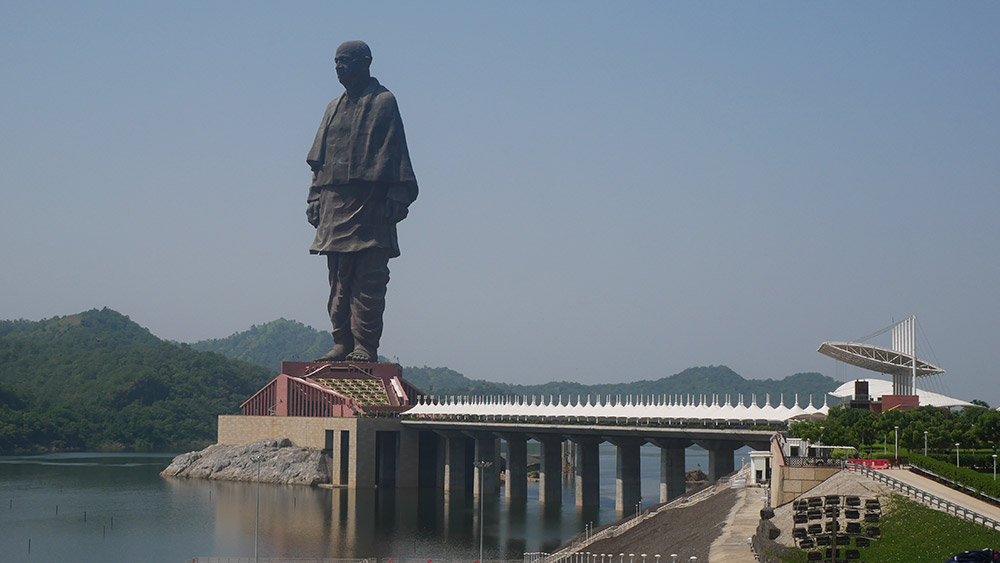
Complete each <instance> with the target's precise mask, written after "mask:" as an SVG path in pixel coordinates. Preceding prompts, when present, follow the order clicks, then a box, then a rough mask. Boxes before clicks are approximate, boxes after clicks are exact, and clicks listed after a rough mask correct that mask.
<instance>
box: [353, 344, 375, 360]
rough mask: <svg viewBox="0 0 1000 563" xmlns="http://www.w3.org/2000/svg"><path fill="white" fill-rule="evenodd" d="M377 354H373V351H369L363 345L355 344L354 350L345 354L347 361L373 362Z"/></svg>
mask: <svg viewBox="0 0 1000 563" xmlns="http://www.w3.org/2000/svg"><path fill="white" fill-rule="evenodd" d="M377 359H378V356H376V355H375V351H374V350H372V351H369V350H367V349H366V348H364V347H363V346H355V347H354V351H353V352H351V353H350V354H348V355H347V361H349V362H362V363H368V362H374V361H377Z"/></svg>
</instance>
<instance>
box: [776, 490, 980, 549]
mask: <svg viewBox="0 0 1000 563" xmlns="http://www.w3.org/2000/svg"><path fill="white" fill-rule="evenodd" d="M882 508H883V514H882V522H881V523H880V524H879V526H880V527H881V530H882V537H881V538H880V539H878V540H876V541H873V542H872V545H871V546H870V547H867V548H862V549H861V550H860V551H861V560H862V561H868V562H877V563H894V562H897V561H898V562H900V563H903V562H905V563H917V562H922V561H926V562H929V563H930V562H933V563H943V562H944V561H947V560H948V558H949V557H951V556H952V555H955V554H956V553H961V552H963V551H968V550H974V549H986V548H992V549H997V550H1000V531H994V530H991V529H989V528H986V527H984V526H981V525H979V524H973V523H972V522H969V521H967V520H962V519H961V518H958V517H955V516H951V515H948V514H945V513H943V512H940V511H938V510H933V509H931V508H927V507H925V506H922V505H920V504H917V503H915V502H912V501H910V500H909V499H907V498H906V497H903V496H900V495H895V494H894V495H891V496H890V497H889V498H888V499H883V501H882ZM805 560H806V554H805V552H804V551H802V552H799V553H796V554H794V555H793V556H791V557H789V558H786V559H785V561H787V562H789V563H791V562H798V561H805Z"/></svg>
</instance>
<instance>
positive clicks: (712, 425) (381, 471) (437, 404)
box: [218, 362, 828, 511]
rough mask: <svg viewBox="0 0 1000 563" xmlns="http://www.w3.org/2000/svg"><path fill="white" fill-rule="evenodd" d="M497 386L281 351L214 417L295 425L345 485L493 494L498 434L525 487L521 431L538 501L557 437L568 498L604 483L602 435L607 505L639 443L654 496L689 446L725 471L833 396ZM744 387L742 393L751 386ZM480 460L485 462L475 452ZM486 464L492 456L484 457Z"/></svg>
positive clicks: (292, 430)
mask: <svg viewBox="0 0 1000 563" xmlns="http://www.w3.org/2000/svg"><path fill="white" fill-rule="evenodd" d="M762 398H763V399H764V400H763V403H761V402H760V401H759V400H758V397H756V396H753V395H751V396H750V397H748V398H745V397H744V396H742V395H737V396H735V397H734V396H731V395H723V396H719V395H711V396H707V395H687V394H686V395H641V396H621V395H616V396H611V395H608V396H603V397H602V396H596V395H595V396H583V397H581V396H577V397H568V398H563V397H558V398H556V397H553V396H549V397H544V396H543V397H536V396H530V397H529V396H494V397H468V396H465V397H463V396H459V397H440V396H427V395H423V394H421V393H420V392H419V390H417V389H416V388H415V387H413V386H412V385H410V384H409V383H407V382H406V381H405V380H404V379H403V378H402V368H401V367H400V366H399V365H397V364H359V365H354V364H337V363H326V362H284V363H282V374H281V375H279V376H278V377H277V378H275V380H273V381H272V382H271V383H269V384H268V385H266V386H265V387H264V388H262V389H261V390H260V391H258V392H257V393H256V394H254V395H253V396H252V397H251V398H249V399H248V400H247V401H246V402H244V403H243V405H242V406H241V411H242V412H243V414H242V415H240V416H231V415H224V416H220V417H219V440H218V441H219V443H220V444H239V443H247V442H253V441H257V440H263V439H271V438H289V439H291V441H292V442H293V443H295V444H296V445H298V446H302V447H310V448H316V449H322V450H324V451H325V452H327V454H328V455H329V456H330V461H331V483H332V484H333V486H339V487H347V488H358V489H364V488H372V487H385V486H392V487H400V488H408V487H417V486H421V487H436V488H440V489H443V490H444V491H446V492H451V493H459V492H462V493H464V492H465V491H472V492H473V493H474V494H475V495H491V494H496V493H497V491H498V490H499V482H500V478H499V477H500V466H501V465H500V461H501V459H500V451H501V449H502V448H501V445H502V444H503V445H505V448H503V449H505V450H506V452H507V459H506V462H507V474H506V483H505V487H504V491H505V494H506V496H508V497H510V498H511V499H519V498H524V497H526V496H527V489H528V487H527V480H528V456H527V442H528V441H529V440H535V441H537V442H538V443H539V445H540V450H541V456H540V460H539V461H540V464H539V465H540V468H539V481H540V483H539V493H538V494H539V499H538V500H539V501H540V502H542V503H559V502H561V501H562V486H563V479H562V477H563V454H564V449H563V445H564V444H569V445H570V446H571V449H572V451H573V459H572V462H571V463H569V464H568V465H570V466H571V467H572V468H573V476H574V479H573V483H574V487H575V488H576V491H575V492H576V503H577V505H579V506H581V507H585V506H596V505H597V504H598V502H599V496H600V478H599V476H600V456H599V445H600V444H602V443H604V442H609V443H611V444H613V445H614V446H615V447H616V461H615V491H616V494H615V499H616V500H615V505H616V507H617V508H618V509H619V510H620V511H623V510H625V509H626V508H630V507H631V506H633V505H634V504H635V503H636V502H638V501H639V498H640V490H641V475H640V471H639V470H640V464H639V459H640V451H639V448H640V447H641V446H642V445H644V444H646V443H649V444H653V445H655V446H656V447H658V448H660V501H662V502H666V501H668V500H672V499H674V498H676V497H678V496H680V495H681V494H683V493H684V490H685V475H684V468H685V459H684V456H685V448H687V447H688V446H690V445H692V444H697V445H698V446H700V447H702V448H704V449H705V450H707V451H708V456H709V463H708V476H709V479H710V480H713V481H715V480H717V479H718V478H719V477H721V476H723V475H725V474H727V473H729V472H731V471H733V469H734V467H733V465H734V464H733V452H734V451H735V450H736V449H738V448H740V447H741V446H750V447H752V448H754V449H768V448H769V440H770V437H771V434H772V431H771V430H751V428H755V427H761V426H764V427H769V428H784V427H786V426H787V424H788V423H789V422H790V421H793V420H807V419H811V418H815V417H822V416H824V415H825V413H826V411H827V410H828V407H827V405H826V400H825V398H824V401H823V405H822V406H821V407H817V406H815V405H814V403H813V400H812V397H810V398H809V402H808V403H807V404H806V405H802V404H800V402H799V398H798V396H795V399H794V401H793V402H792V403H791V404H786V403H785V400H784V397H783V396H781V397H780V398H778V401H777V402H776V403H772V400H771V396H770V395H766V396H765V397H762ZM746 399H749V400H746ZM477 462H483V463H477ZM486 464H489V465H488V466H487V465H486Z"/></svg>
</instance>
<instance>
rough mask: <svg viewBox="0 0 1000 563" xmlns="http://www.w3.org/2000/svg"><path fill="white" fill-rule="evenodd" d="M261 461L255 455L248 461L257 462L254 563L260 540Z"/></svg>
mask: <svg viewBox="0 0 1000 563" xmlns="http://www.w3.org/2000/svg"><path fill="white" fill-rule="evenodd" d="M262 460H263V457H262V456H259V455H255V456H253V457H251V458H250V461H255V462H257V509H256V511H255V512H254V517H253V560H254V562H256V561H259V560H260V559H259V558H258V556H257V554H258V551H257V546H258V545H259V543H260V542H259V538H260V462H261V461H262Z"/></svg>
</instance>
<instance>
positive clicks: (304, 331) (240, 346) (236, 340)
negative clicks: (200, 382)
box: [191, 319, 333, 371]
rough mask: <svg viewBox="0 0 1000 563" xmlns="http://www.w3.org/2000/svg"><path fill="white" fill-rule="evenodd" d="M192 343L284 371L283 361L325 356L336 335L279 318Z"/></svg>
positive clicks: (331, 346)
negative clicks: (225, 335) (243, 329)
mask: <svg viewBox="0 0 1000 563" xmlns="http://www.w3.org/2000/svg"><path fill="white" fill-rule="evenodd" d="M191 347H192V348H194V349H195V350H201V351H203V352H218V353H220V354H222V355H224V356H226V357H228V358H234V359H237V360H243V361H245V362H250V363H252V364H257V365H258V366H261V367H266V368H268V369H272V370H274V371H280V370H281V362H282V361H289V362H308V361H312V360H313V359H315V358H318V357H320V356H322V355H323V354H325V353H326V352H327V351H329V350H330V348H333V336H332V335H331V334H330V333H329V332H320V331H318V330H316V329H313V328H310V327H308V326H306V325H304V324H302V323H299V322H295V321H289V320H285V319H278V320H276V321H271V322H269V323H266V324H262V325H259V326H258V325H254V326H251V327H250V328H249V329H247V330H245V331H243V332H237V333H236V334H233V335H232V336H228V337H226V338H213V339H211V340H200V341H198V342H195V343H193V344H191Z"/></svg>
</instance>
